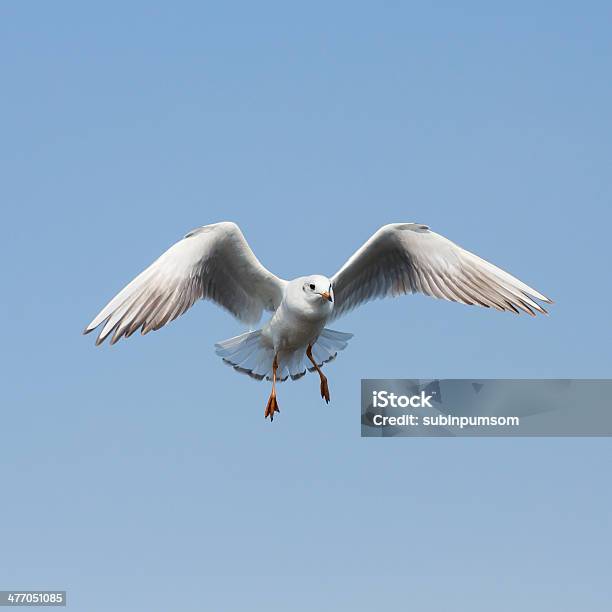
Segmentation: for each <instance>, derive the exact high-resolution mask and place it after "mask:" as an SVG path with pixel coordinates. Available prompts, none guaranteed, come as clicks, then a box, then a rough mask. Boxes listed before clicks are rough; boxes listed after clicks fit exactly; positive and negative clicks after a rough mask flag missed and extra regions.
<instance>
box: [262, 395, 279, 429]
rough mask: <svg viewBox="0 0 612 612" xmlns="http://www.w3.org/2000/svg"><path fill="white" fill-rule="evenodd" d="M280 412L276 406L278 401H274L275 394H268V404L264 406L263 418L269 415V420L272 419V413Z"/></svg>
mask: <svg viewBox="0 0 612 612" xmlns="http://www.w3.org/2000/svg"><path fill="white" fill-rule="evenodd" d="M275 412H280V409H279V407H278V402H277V401H276V394H274V393H273V394H272V395H270V399H269V400H268V404H267V406H266V411H265V413H264V418H265V419H267V418H268V417H270V422H272V421H273V420H274V413H275Z"/></svg>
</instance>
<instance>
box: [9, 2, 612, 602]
mask: <svg viewBox="0 0 612 612" xmlns="http://www.w3.org/2000/svg"><path fill="white" fill-rule="evenodd" d="M611 20H612V8H611V6H610V3H609V2H583V3H575V2H554V3H553V2H539V3H533V2H514V3H511V5H509V4H508V5H507V6H502V5H501V3H494V4H491V3H490V2H460V3H459V2H437V3H425V2H419V3H414V2H371V3H361V2H358V3H356V2H346V3H342V2H335V3H329V2H324V3H323V2H309V3H302V4H301V5H298V3H286V2H278V3H269V2H251V3H246V2H244V3H236V2H225V3H215V4H213V3H202V2H165V3H160V2H129V3H125V2H121V3H118V2H104V3H83V2H38V3H34V2H13V3H8V2H4V3H2V7H1V8H0V76H1V91H2V94H1V96H0V112H1V117H2V123H1V125H2V128H1V139H0V168H1V173H2V179H1V181H0V201H1V202H2V228H3V232H2V235H3V239H2V241H1V246H0V248H1V249H2V253H1V255H2V261H3V266H2V270H3V272H2V274H3V282H2V300H1V308H2V310H3V316H2V320H3V323H4V325H3V333H2V353H1V355H2V356H1V359H2V373H3V376H2V378H3V384H2V390H1V393H2V395H1V397H2V426H1V431H2V435H1V441H0V482H1V483H2V492H1V493H0V500H1V504H0V508H1V511H0V512H1V514H0V516H1V522H0V543H1V544H0V583H1V584H0V589H12V588H54V589H58V588H65V589H67V590H68V591H69V597H70V609H73V610H78V611H83V612H108V611H109V610H114V611H117V612H156V611H160V612H167V611H168V610H180V611H181V612H199V611H202V610H214V611H215V612H230V611H231V612H234V611H236V612H238V611H243V610H262V611H266V612H277V611H278V612H285V611H287V610H292V611H298V612H302V611H303V612H311V611H312V610H317V611H319V612H325V611H337V610H352V611H356V612H361V611H366V610H368V611H369V610H372V609H377V608H380V609H386V610H393V609H401V610H406V609H415V610H419V611H420V612H429V611H431V612H433V611H439V610H466V609H469V610H471V611H472V612H481V611H482V612H485V611H486V612H489V611H490V610H496V611H497V612H515V611H516V610H538V612H544V611H549V610H550V611H555V612H560V611H565V610H567V611H570V610H571V611H575V610H589V612H599V611H603V610H609V603H610V599H611V597H612V592H611V587H610V580H609V577H610V566H611V552H610V537H611V535H612V534H611V526H610V504H611V502H612V498H611V494H610V486H609V479H610V466H611V462H610V457H611V455H610V453H611V450H612V447H611V443H610V440H609V439H524V440H523V439H519V440H517V439H439V438H436V439H405V438H404V439H383V440H380V439H361V438H360V407H359V381H360V379H361V378H362V377H371V378H374V377H410V378H440V377H476V378H486V377H504V378H519V377H593V378H595V377H608V376H609V375H610V344H611V340H612V338H611V332H610V301H611V299H612V290H611V288H610V244H609V243H610V240H609V235H610V229H609V225H610V222H611V221H612V213H611V203H612V181H611V169H612V120H611V116H612V115H611V112H610V109H611V108H612V79H611V78H610V73H611V64H612V38H611V36H610V24H611ZM225 219H228V220H233V221H236V222H238V223H239V224H240V226H241V227H242V229H243V231H244V233H245V235H246V237H247V239H248V240H249V241H250V243H251V245H252V247H253V249H254V251H255V253H256V254H257V255H258V257H259V258H260V259H261V261H262V262H263V263H264V264H265V265H266V266H268V267H269V268H270V269H271V270H272V271H274V272H275V273H277V274H278V275H280V276H283V277H285V278H292V277H294V276H298V275H301V274H308V273H323V274H328V275H331V274H333V273H334V272H335V270H336V269H338V268H339V267H340V265H341V264H342V263H343V262H344V261H345V259H346V258H347V257H348V256H349V255H350V254H351V253H352V252H353V251H354V250H355V249H356V248H357V247H358V246H360V244H361V243H362V242H363V241H364V240H365V239H367V238H368V237H369V236H370V235H371V234H372V233H373V232H374V231H375V230H376V229H377V228H378V227H379V226H381V225H383V224H385V223H389V222H396V221H417V222H421V223H427V224H429V225H430V226H431V227H432V228H433V229H434V230H436V231H438V232H440V233H442V234H444V235H446V236H448V237H449V238H451V239H453V240H455V241H456V242H458V243H459V244H461V245H463V246H465V247H467V248H469V249H471V250H473V251H475V252H476V253H478V254H479V255H481V256H483V257H486V258H488V259H490V260H492V261H493V262H494V263H496V264H498V265H501V266H502V267H504V268H506V269H507V270H509V271H510V272H512V273H514V274H516V275H517V276H519V277H520V278H521V279H522V280H524V281H525V282H527V283H529V284H532V285H533V286H534V287H535V288H537V289H538V290H540V291H542V292H543V293H545V294H547V295H550V296H551V297H552V298H553V299H555V301H556V304H555V305H554V306H552V308H551V312H552V314H551V316H550V317H548V318H546V317H539V318H537V319H531V318H529V317H526V316H523V317H515V316H512V315H510V314H506V313H498V312H492V311H489V310H484V309H476V308H470V307H467V306H460V305H456V304H451V303H443V302H439V301H436V300H433V299H431V298H425V297H421V296H416V297H405V298H402V299H397V300H394V301H393V300H390V301H386V302H376V303H373V304H369V305H367V306H366V307H364V308H362V309H361V310H358V311H356V312H354V313H352V314H351V315H350V316H347V317H346V318H344V319H340V320H338V321H337V322H335V323H334V326H333V327H334V328H336V329H339V330H341V331H350V332H353V333H354V334H355V337H354V339H353V340H352V341H351V343H350V346H349V348H348V349H347V351H345V352H344V353H342V354H341V355H340V356H339V358H338V359H337V360H336V361H335V362H334V363H333V364H330V367H328V368H327V373H328V376H329V380H330V388H331V394H332V402H331V404H330V405H329V406H326V405H325V404H324V403H323V402H322V401H321V399H320V398H319V395H318V380H317V378H316V376H313V375H309V376H307V377H305V378H304V379H302V380H300V381H298V382H295V383H289V384H283V385H282V386H281V387H280V388H279V404H280V408H281V414H280V415H279V417H278V419H275V421H274V423H273V424H270V422H269V421H264V418H263V411H264V406H265V402H266V399H267V396H268V393H269V386H268V384H266V383H257V382H256V381H253V380H251V379H249V378H247V377H245V376H240V375H237V374H236V373H235V372H234V371H232V370H231V369H230V368H228V367H226V366H224V365H223V364H222V363H221V361H220V360H219V359H218V357H216V356H215V355H214V352H213V344H214V342H215V341H217V340H221V339H224V338H227V337H230V336H232V335H235V334H237V333H240V332H241V331H243V329H242V328H241V326H240V325H239V324H238V323H237V322H235V321H234V320H233V319H231V318H230V317H229V316H228V315H227V314H225V313H224V312H222V311H221V310H219V309H218V308H216V307H215V306H214V305H212V304H208V303H201V304H197V305H196V307H194V308H193V309H192V310H191V311H189V312H188V314H186V315H185V316H184V317H182V318H181V319H179V320H178V321H176V322H175V323H173V324H172V325H171V326H169V327H167V328H166V329H164V330H162V331H160V332H157V333H152V334H150V335H148V336H146V337H145V338H142V337H140V336H134V337H132V338H131V339H130V340H128V341H127V342H125V343H124V342H121V343H119V344H118V345H116V346H114V347H111V348H109V347H106V346H105V347H103V348H98V349H96V348H94V346H93V338H92V337H91V336H88V337H83V336H81V330H82V328H83V327H84V325H85V324H86V323H88V322H89V321H90V319H91V318H92V317H93V316H94V315H95V314H96V313H97V312H98V310H99V309H100V308H101V307H102V306H103V305H104V304H105V303H106V301H107V300H108V299H109V298H110V297H112V296H113V295H114V293H115V292H116V291H117V290H118V289H119V288H120V287H121V286H122V285H123V284H124V283H126V282H127V281H129V280H130V279H131V278H132V277H133V276H134V275H135V274H136V273H137V272H139V271H140V270H141V269H142V268H144V267H145V266H146V265H148V263H150V262H151V261H152V260H153V259H154V258H155V257H157V256H158V255H159V254H160V253H161V252H162V251H163V250H164V249H165V248H167V247H168V246H169V245H170V244H172V243H173V242H174V241H175V240H177V239H178V238H180V237H181V236H182V235H183V234H184V233H186V232H187V231H188V230H190V229H191V228H193V227H196V226H199V225H204V224H207V223H212V222H215V221H220V220H225Z"/></svg>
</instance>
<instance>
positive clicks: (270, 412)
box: [264, 355, 280, 421]
mask: <svg viewBox="0 0 612 612" xmlns="http://www.w3.org/2000/svg"><path fill="white" fill-rule="evenodd" d="M276 357H277V355H274V361H273V362H272V393H270V399H269V400H268V405H267V406H266V411H265V413H264V418H266V419H267V418H268V417H270V421H273V420H274V413H275V412H280V410H279V408H278V402H277V401H276V370H277V369H278V360H277V358H276Z"/></svg>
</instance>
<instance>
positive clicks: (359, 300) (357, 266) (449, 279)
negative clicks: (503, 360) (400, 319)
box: [332, 223, 551, 318]
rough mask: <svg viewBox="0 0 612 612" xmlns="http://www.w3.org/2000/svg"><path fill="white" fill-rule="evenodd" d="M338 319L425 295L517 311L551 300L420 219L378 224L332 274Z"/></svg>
mask: <svg viewBox="0 0 612 612" xmlns="http://www.w3.org/2000/svg"><path fill="white" fill-rule="evenodd" d="M332 284H333V288H334V297H335V304H334V310H333V313H332V318H337V317H339V316H341V315H342V314H344V313H346V312H348V311H349V310H352V309H353V308H355V307H357V306H359V305H360V304H363V303H364V302H367V301H369V300H372V299H376V298H382V297H386V296H396V295H402V294H405V293H417V292H418V293H424V294H425V295H431V296H433V297H437V298H441V299H443V300H451V301H453V302H461V303H462V304H476V305H478V306H484V307H486V308H489V307H490V308H496V309H497V310H509V311H512V312H515V313H519V311H521V310H522V311H524V312H526V313H528V314H530V315H535V312H540V313H546V311H545V310H544V308H542V306H540V305H539V304H537V303H536V302H535V301H534V298H535V299H537V300H540V301H542V302H548V303H551V300H549V299H548V298H547V297H546V296H544V295H542V294H541V293H538V292H537V291H536V290H535V289H532V288H531V287H529V286H528V285H526V284H525V283H523V282H521V281H520V280H518V279H517V278H515V277H514V276H511V275H510V274H508V273H507V272H504V271H503V270H501V269H500V268H498V267H496V266H494V265H493V264H491V263H489V262H488V261H485V260H484V259H481V258H480V257H478V256H477V255H474V254H473V253H470V252H469V251H466V250H465V249H462V248H461V247H460V246H458V245H456V244H455V243H453V242H451V241H450V240H448V239H446V238H444V236H440V234H436V233H435V232H432V231H430V229H429V228H428V227H427V226H426V225H420V224H418V223H393V224H390V225H385V226H383V227H381V228H380V229H379V230H378V231H377V232H376V233H375V234H374V235H373V236H372V237H371V238H370V239H369V240H368V241H367V242H366V243H365V244H364V245H363V246H362V247H361V248H360V249H359V250H358V251H357V252H356V253H355V254H354V255H353V256H352V257H351V258H350V259H349V260H348V261H347V262H346V263H345V264H344V266H342V268H341V269H340V270H339V271H338V272H337V273H336V274H335V275H334V276H333V277H332Z"/></svg>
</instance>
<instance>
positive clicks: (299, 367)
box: [215, 329, 353, 382]
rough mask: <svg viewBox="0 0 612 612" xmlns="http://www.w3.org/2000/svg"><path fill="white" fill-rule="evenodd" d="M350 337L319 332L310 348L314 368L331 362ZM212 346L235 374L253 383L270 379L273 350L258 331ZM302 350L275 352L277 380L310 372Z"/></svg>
mask: <svg viewBox="0 0 612 612" xmlns="http://www.w3.org/2000/svg"><path fill="white" fill-rule="evenodd" d="M352 337H353V334H347V333H344V332H338V331H334V330H333V329H323V330H322V331H321V333H320V334H319V337H318V339H317V341H316V342H315V344H314V346H313V347H312V356H313V357H314V360H315V361H316V362H317V365H318V366H323V365H324V364H326V363H328V362H329V361H332V360H333V359H335V357H336V355H337V354H338V351H342V350H344V349H345V348H346V346H347V344H348V341H349V340H350V339H351V338H352ZM215 347H216V349H217V350H216V353H217V355H219V357H221V358H222V359H223V361H224V362H225V363H227V364H228V365H230V366H232V367H233V368H234V369H235V370H236V371H237V372H241V373H242V374H247V375H248V376H250V377H251V378H256V379H257V380H263V379H264V378H266V379H267V380H272V362H273V361H274V349H273V348H272V347H271V346H268V345H267V344H265V343H264V342H263V339H262V335H261V330H260V329H258V330H257V331H252V332H247V333H246V334H242V335H240V336H235V337H234V338H229V339H228V340H222V341H221V342H218V343H217V344H215ZM306 348H307V347H305V346H304V347H301V348H299V349H296V350H294V351H280V352H279V353H278V370H277V373H276V379H277V381H279V382H282V381H283V380H287V379H288V378H289V377H291V379H292V380H297V379H298V378H301V377H302V376H304V374H306V370H310V371H311V372H312V371H313V370H314V367H313V366H312V364H311V363H310V361H309V360H308V357H307V356H306Z"/></svg>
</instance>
